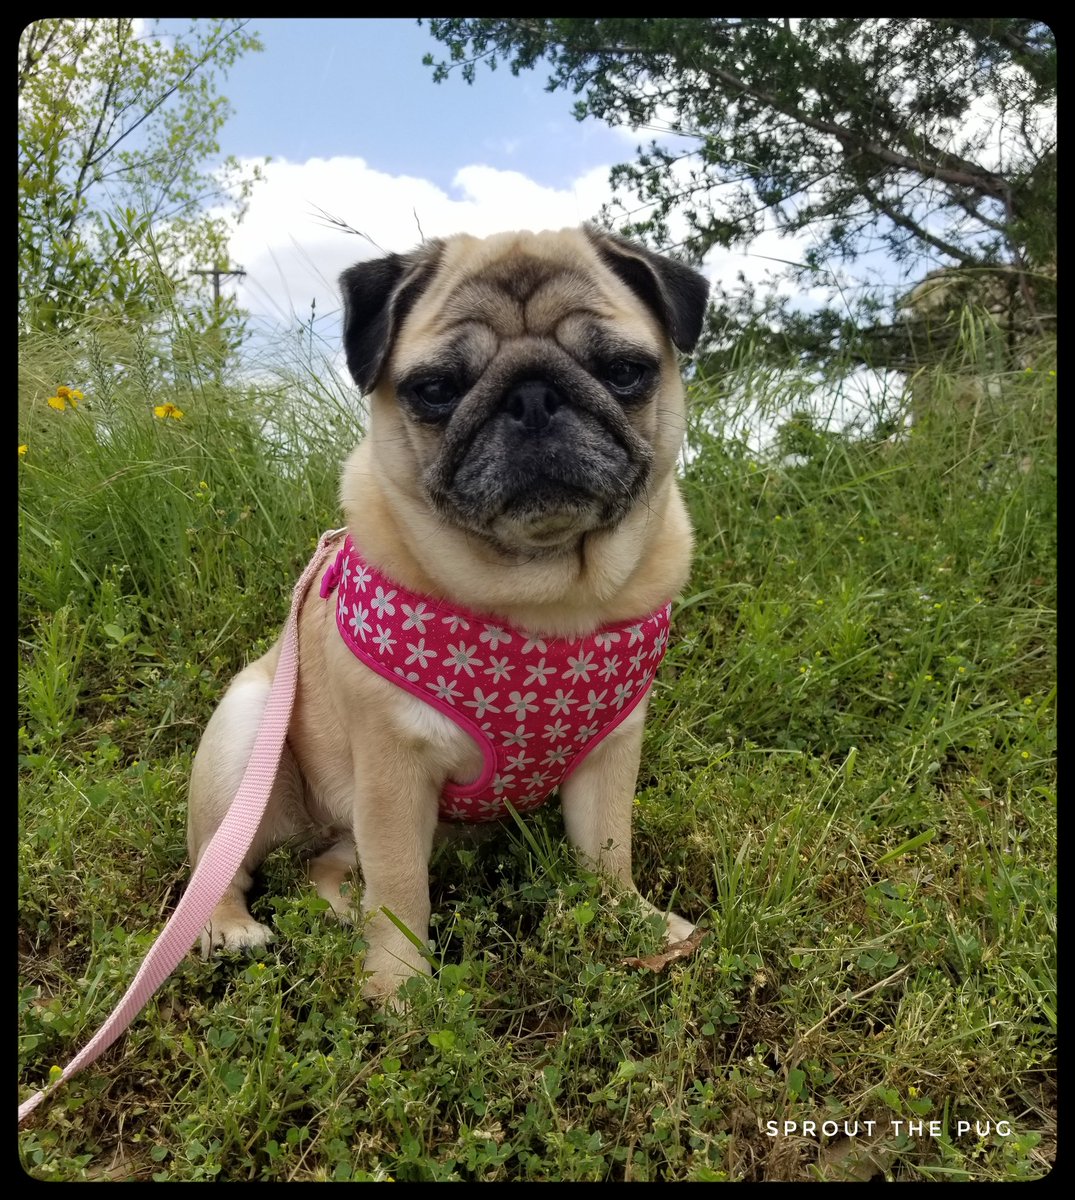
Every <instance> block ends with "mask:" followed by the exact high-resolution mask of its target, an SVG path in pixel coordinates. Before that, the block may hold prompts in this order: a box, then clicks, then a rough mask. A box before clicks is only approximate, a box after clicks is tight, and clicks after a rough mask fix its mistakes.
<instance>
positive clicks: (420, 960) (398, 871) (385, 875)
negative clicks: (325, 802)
mask: <svg viewBox="0 0 1075 1200" xmlns="http://www.w3.org/2000/svg"><path fill="white" fill-rule="evenodd" d="M393 751H395V752H393ZM356 760H357V761H356V781H355V810H354V832H355V845H356V846H357V848H358V861H359V865H360V866H361V868H362V876H363V883H364V886H363V890H362V912H363V914H364V915H365V917H366V918H367V924H366V937H367V940H368V942H369V949H368V950H367V951H366V964H365V969H366V972H367V978H366V980H365V982H364V984H363V987H362V994H363V995H364V996H367V997H369V998H370V999H383V998H387V997H390V996H391V995H392V994H393V993H394V992H395V991H396V989H397V988H398V987H399V985H400V984H401V983H402V982H403V981H404V980H405V979H408V978H410V976H412V975H417V974H426V975H428V974H429V973H430V967H429V961H428V959H427V958H426V957H425V956H424V955H423V954H422V952H421V951H420V950H419V949H418V947H417V946H415V945H414V943H413V942H412V941H411V940H410V938H408V937H407V935H406V934H405V933H403V931H402V930H401V929H400V928H399V925H397V924H396V921H398V922H399V924H400V925H403V926H404V927H405V928H406V929H407V930H408V931H409V932H410V933H412V934H413V935H414V936H415V938H417V939H418V941H420V942H421V944H422V946H423V947H424V946H425V945H426V944H427V942H428V939H429V856H430V854H431V853H432V850H433V835H434V832H435V830H436V828H437V802H438V793H439V787H438V785H437V783H436V781H435V780H434V779H433V778H431V776H430V773H429V772H428V771H427V770H426V769H425V768H424V765H423V763H422V760H421V756H419V755H410V754H408V753H406V752H405V751H401V749H400V747H399V745H398V743H397V742H396V741H395V739H394V738H392V737H390V736H376V737H372V738H370V739H369V740H368V742H367V743H366V746H365V749H364V752H360V753H359V754H357V755H356ZM388 913H391V914H392V917H394V918H395V919H396V921H393V920H392V919H391V918H390V917H389V916H388Z"/></svg>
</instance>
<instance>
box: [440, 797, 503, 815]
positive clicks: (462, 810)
mask: <svg viewBox="0 0 1075 1200" xmlns="http://www.w3.org/2000/svg"><path fill="white" fill-rule="evenodd" d="M497 803H498V804H499V801H498V802H497ZM442 811H443V813H444V815H445V816H446V817H455V818H456V820H464V819H465V818H467V817H468V816H470V811H471V809H470V805H469V804H467V802H466V801H465V800H453V801H451V803H449V804H446V805H445V806H444V808H443V810H442Z"/></svg>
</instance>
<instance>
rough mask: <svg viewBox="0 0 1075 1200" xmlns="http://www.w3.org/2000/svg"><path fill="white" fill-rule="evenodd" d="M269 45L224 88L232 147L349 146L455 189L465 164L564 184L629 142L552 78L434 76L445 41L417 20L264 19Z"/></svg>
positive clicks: (330, 152)
mask: <svg viewBox="0 0 1075 1200" xmlns="http://www.w3.org/2000/svg"><path fill="white" fill-rule="evenodd" d="M251 26H252V27H253V28H254V29H256V30H257V31H258V33H259V35H260V37H261V41H262V42H263V43H264V46H265V49H264V51H263V52H262V53H260V54H251V55H248V56H246V57H244V58H243V59H240V61H239V63H238V64H237V65H236V66H235V67H234V68H233V70H232V72H231V74H230V75H229V77H228V81H227V83H226V85H225V87H224V89H223V90H224V92H225V94H226V95H227V96H228V97H229V98H230V99H231V100H232V102H233V104H234V106H235V109H236V112H235V115H234V117H233V118H232V119H231V120H230V121H229V123H228V125H227V126H226V127H225V129H224V131H223V138H222V142H221V149H222V151H223V153H225V154H235V155H239V156H249V157H256V156H258V155H265V154H271V155H273V156H275V157H281V158H286V159H288V160H290V161H293V162H303V161H306V160H307V159H310V158H315V157H320V158H328V157H332V156H339V155H347V156H356V157H359V158H363V159H365V160H366V161H367V162H369V164H370V165H371V166H373V167H376V168H377V169H378V170H381V171H385V172H387V173H388V174H391V175H411V176H417V177H420V178H424V179H428V180H430V181H431V182H432V183H434V184H436V185H437V186H439V187H442V188H444V189H446V190H447V189H450V188H451V185H452V181H453V179H454V177H455V174H456V172H457V171H458V169H459V168H460V167H462V166H466V165H469V164H472V163H482V164H485V165H487V166H491V167H496V168H500V169H507V170H522V171H524V172H525V174H526V175H527V176H528V177H529V178H531V179H533V180H534V181H536V182H537V183H540V184H543V185H545V186H550V187H561V186H563V185H565V184H566V183H568V182H570V181H571V180H572V179H574V178H576V177H577V176H579V175H582V174H584V173H585V172H586V171H588V170H590V169H591V168H593V167H595V166H598V165H603V164H607V163H609V162H611V161H616V160H618V158H619V157H621V156H622V155H623V153H624V151H625V150H629V149H630V143H629V141H628V139H626V138H625V137H624V136H622V135H619V134H616V133H614V132H613V131H611V130H610V129H608V127H607V126H605V125H604V124H603V123H601V122H598V121H594V120H592V119H591V120H587V121H586V122H584V123H581V124H580V122H578V121H576V120H575V118H574V116H573V115H572V113H571V105H572V97H571V96H569V95H566V94H564V93H557V94H555V95H552V94H550V93H548V92H546V91H545V90H544V76H542V75H539V74H538V73H536V72H534V71H531V72H527V73H525V74H523V75H520V76H518V77H515V76H512V74H511V73H510V71H508V70H506V69H498V70H497V71H495V72H491V71H488V70H484V69H483V70H482V71H481V73H480V75H479V78H478V81H477V83H476V84H475V85H474V86H473V87H468V86H467V85H466V84H465V83H464V82H463V81H462V79H461V78H459V77H458V76H457V77H455V78H452V79H449V80H448V81H446V82H445V83H442V84H435V83H434V82H433V72H432V69H431V68H429V67H426V66H423V64H422V56H423V55H424V54H426V53H429V52H431V53H433V54H434V55H435V56H436V57H437V58H440V57H444V55H442V53H441V51H443V50H444V47H443V46H442V45H441V43H440V42H438V41H436V40H435V39H434V38H433V36H432V35H431V34H430V32H429V29H428V26H425V25H423V26H419V25H418V24H417V22H416V21H415V19H414V18H410V17H407V18H404V17H384V18H377V19H372V18H371V19H364V18H352V19H349V20H344V19H338V18H314V19H306V20H303V19H295V18H286V19H285V18H279V19H261V18H259V19H257V20H254V21H252V22H251Z"/></svg>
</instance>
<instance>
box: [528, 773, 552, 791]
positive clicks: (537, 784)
mask: <svg viewBox="0 0 1075 1200" xmlns="http://www.w3.org/2000/svg"><path fill="white" fill-rule="evenodd" d="M548 782H549V777H548V775H547V774H545V773H544V772H543V771H534V772H532V773H531V774H530V775H527V777H526V778H525V779H524V780H523V786H524V787H525V788H526V790H527V791H528V792H539V791H541V789H542V788H543V787H545V785H546V784H547V783H548Z"/></svg>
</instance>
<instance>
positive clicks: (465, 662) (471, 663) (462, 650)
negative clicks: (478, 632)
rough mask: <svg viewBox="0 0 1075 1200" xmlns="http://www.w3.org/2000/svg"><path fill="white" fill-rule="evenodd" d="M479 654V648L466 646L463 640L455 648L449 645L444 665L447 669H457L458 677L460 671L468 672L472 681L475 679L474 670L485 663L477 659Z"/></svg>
mask: <svg viewBox="0 0 1075 1200" xmlns="http://www.w3.org/2000/svg"><path fill="white" fill-rule="evenodd" d="M477 653H478V647H477V646H465V645H464V644H463V642H462V640H460V642H459V645H458V646H453V645H451V644H450V643H449V645H448V657H447V658H446V659H444V665H445V666H446V667H455V673H456V674H457V675H458V674H459V672H460V671H466V673H467V674H468V675H469V676H470V677H471V679H473V678H474V668H475V667H480V666H481V664H482V661H483V660H482V659H480V658H478V657H477Z"/></svg>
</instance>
